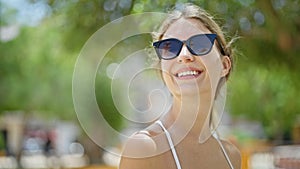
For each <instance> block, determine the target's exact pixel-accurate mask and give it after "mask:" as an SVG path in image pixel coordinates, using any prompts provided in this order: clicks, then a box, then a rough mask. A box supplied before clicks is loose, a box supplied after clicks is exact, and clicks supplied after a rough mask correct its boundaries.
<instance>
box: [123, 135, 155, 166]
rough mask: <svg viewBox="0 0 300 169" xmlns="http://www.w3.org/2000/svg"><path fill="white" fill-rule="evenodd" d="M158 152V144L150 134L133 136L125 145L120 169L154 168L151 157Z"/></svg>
mask: <svg viewBox="0 0 300 169" xmlns="http://www.w3.org/2000/svg"><path fill="white" fill-rule="evenodd" d="M155 151H156V143H155V141H154V140H153V139H152V138H151V136H150V134H149V133H146V132H138V133H136V134H133V135H132V136H131V137H130V138H129V139H128V140H127V142H126V143H125V145H124V148H123V151H122V156H121V161H120V165H119V169H140V168H144V169H147V168H149V169H150V168H153V166H152V165H153V164H152V162H151V161H152V160H151V158H149V157H151V156H153V154H154V153H155Z"/></svg>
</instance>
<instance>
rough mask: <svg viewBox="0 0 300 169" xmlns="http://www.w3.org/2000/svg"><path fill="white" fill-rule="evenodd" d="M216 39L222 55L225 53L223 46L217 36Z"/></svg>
mask: <svg viewBox="0 0 300 169" xmlns="http://www.w3.org/2000/svg"><path fill="white" fill-rule="evenodd" d="M216 39H217V42H218V45H219V46H220V49H221V54H222V55H224V56H225V55H227V54H226V52H225V50H224V48H223V45H222V43H221V41H220V39H219V38H218V37H217V38H216Z"/></svg>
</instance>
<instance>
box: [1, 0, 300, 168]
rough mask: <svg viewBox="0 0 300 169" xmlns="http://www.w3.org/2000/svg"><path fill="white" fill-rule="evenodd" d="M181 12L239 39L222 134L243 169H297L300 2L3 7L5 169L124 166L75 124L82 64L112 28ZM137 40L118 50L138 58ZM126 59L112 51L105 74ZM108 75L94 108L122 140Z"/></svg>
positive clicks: (12, 3) (53, 1) (84, 1)
mask: <svg viewBox="0 0 300 169" xmlns="http://www.w3.org/2000/svg"><path fill="white" fill-rule="evenodd" d="M184 2H193V3H195V4H197V5H199V6H201V7H203V8H204V9H206V10H207V11H208V12H209V13H212V14H213V16H214V17H215V18H216V19H217V21H218V23H219V24H220V25H221V26H222V27H223V29H224V30H225V32H226V34H227V35H228V37H232V36H234V37H239V38H238V39H237V41H236V42H235V43H234V46H235V50H236V54H237V55H236V56H235V64H234V71H233V74H232V76H231V77H230V80H229V82H228V94H229V96H228V98H227V106H226V107H227V108H226V110H227V113H226V116H225V117H224V118H225V121H226V122H225V123H223V129H224V131H226V133H227V135H226V136H227V137H228V139H230V140H231V141H232V142H234V143H235V144H236V145H237V146H238V147H239V149H240V150H241V152H242V159H243V169H246V168H250V169H256V168H274V166H275V165H277V166H278V165H281V166H283V168H296V167H295V166H297V167H298V168H299V165H300V162H299V161H300V155H299V152H300V148H299V144H300V99H299V95H300V92H299V88H300V78H299V75H298V74H299V72H300V66H299V62H300V58H299V53H300V15H299V13H300V2H299V0H222V1H221V0H213V1H205V0H194V1H192V0H191V1H186V0H177V1H176V0H153V1H151V0H69V1H67V0H9V1H6V0H0V19H1V20H0V59H1V60H0V96H1V97H0V130H1V135H0V168H18V167H19V168H83V167H86V168H89V167H94V168H102V167H109V166H111V167H114V166H116V164H117V161H118V158H117V157H115V156H113V155H110V154H109V153H107V151H104V150H103V149H102V148H101V147H99V146H97V145H96V144H95V143H93V141H92V140H90V139H89V137H88V136H87V135H86V133H85V132H84V131H83V130H82V129H81V127H80V124H79V123H78V119H77V116H76V112H75V110H74V105H73V100H72V76H73V70H74V66H75V63H76V59H77V57H78V55H79V53H80V51H81V49H82V47H83V46H84V44H85V42H86V41H87V40H88V39H89V38H90V37H91V36H92V35H93V34H94V33H95V32H96V31H97V30H98V29H100V28H101V27H102V26H104V25H105V24H106V23H109V22H111V21H113V20H115V19H117V18H120V17H122V16H126V15H129V14H137V13H142V12H167V11H168V10H170V9H172V7H174V6H175V7H177V8H180V6H181V4H182V3H184ZM145 22H146V21H145ZM141 24H143V23H141ZM145 26H147V24H145ZM137 38H139V40H142V41H144V42H148V41H150V40H151V38H150V36H142V37H137ZM134 40H135V39H128V40H127V41H126V42H124V44H120V45H121V46H122V45H125V46H127V48H132V49H130V50H129V49H127V50H129V51H134V50H135V49H138V48H140V46H139V44H135V43H134ZM129 43H130V44H134V45H130V46H128V45H127V44H129ZM123 52H124V51H122V50H118V49H112V51H111V52H110V53H108V56H107V57H106V60H105V63H104V65H107V67H110V68H111V67H112V66H115V65H114V64H116V63H118V62H119V61H120V60H121V59H122V57H124V56H123ZM127 52H128V51H127ZM103 67H104V66H102V68H103ZM103 69H104V70H102V71H100V70H99V74H98V75H97V77H96V83H95V85H96V91H95V94H96V96H97V101H98V104H99V107H101V108H102V109H101V110H102V113H103V114H104V116H105V117H106V119H107V121H108V122H109V123H110V124H111V125H112V126H113V127H114V128H115V129H117V130H121V129H123V128H124V127H126V126H127V125H126V123H124V120H123V119H122V116H120V115H119V113H118V110H117V109H116V108H115V107H114V102H113V100H112V96H111V93H110V86H111V81H112V78H111V77H110V76H109V74H110V73H107V71H108V70H106V67H104V68H103ZM224 126H225V127H224ZM53 142H55V145H54V144H53Z"/></svg>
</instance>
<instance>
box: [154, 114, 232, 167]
mask: <svg viewBox="0 0 300 169" xmlns="http://www.w3.org/2000/svg"><path fill="white" fill-rule="evenodd" d="M155 123H157V124H158V125H159V126H160V127H161V128H162V129H163V131H164V132H165V133H166V136H167V140H168V143H169V146H170V148H171V152H172V155H173V158H174V160H175V163H176V166H177V169H181V165H180V162H179V159H178V156H177V152H176V149H175V147H174V143H173V141H172V138H171V135H170V133H169V132H168V130H167V129H166V128H165V127H164V125H163V124H162V122H161V121H160V120H158V121H156V122H155ZM212 135H213V137H214V138H215V139H216V140H217V142H218V144H219V145H220V147H221V149H222V152H223V154H224V156H225V158H226V160H227V162H228V165H229V166H230V168H231V169H234V167H233V165H232V163H231V161H230V158H229V156H228V154H227V153H226V151H225V148H224V147H223V145H222V142H221V141H220V139H219V136H218V135H217V133H216V132H215V131H214V132H213V133H212Z"/></svg>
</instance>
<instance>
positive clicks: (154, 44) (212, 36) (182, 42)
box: [152, 34, 226, 60]
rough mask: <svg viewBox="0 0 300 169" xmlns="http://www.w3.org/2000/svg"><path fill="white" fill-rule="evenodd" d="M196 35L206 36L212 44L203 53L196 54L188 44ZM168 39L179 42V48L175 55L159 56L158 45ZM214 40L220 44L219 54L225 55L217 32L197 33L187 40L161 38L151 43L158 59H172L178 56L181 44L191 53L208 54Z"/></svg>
mask: <svg viewBox="0 0 300 169" xmlns="http://www.w3.org/2000/svg"><path fill="white" fill-rule="evenodd" d="M197 36H206V37H207V38H208V39H209V40H210V42H211V44H212V45H211V47H210V49H209V50H208V51H207V52H205V53H203V54H197V53H195V52H194V51H193V50H192V49H191V48H190V46H189V44H190V41H191V39H193V38H195V37H197ZM170 40H171V41H177V42H181V45H180V50H178V52H177V53H176V55H175V56H174V57H170V58H164V57H162V56H161V54H160V53H159V51H158V50H159V46H160V44H161V43H163V42H165V41H170ZM215 40H217V43H218V45H219V46H220V50H221V54H222V55H226V54H225V50H224V48H223V46H222V45H221V41H220V39H219V38H218V36H217V34H197V35H194V36H191V37H190V38H188V39H187V40H183V41H182V40H179V39H176V38H169V39H163V40H160V41H156V42H153V43H152V45H153V46H154V48H155V51H156V53H157V56H158V57H159V58H160V59H164V60H171V59H174V58H176V57H178V56H179V54H180V52H181V50H182V47H183V45H185V46H186V47H187V48H188V50H189V52H190V53H191V54H193V55H195V56H203V55H206V54H208V53H209V52H210V51H211V49H212V47H213V45H214V41H215Z"/></svg>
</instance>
